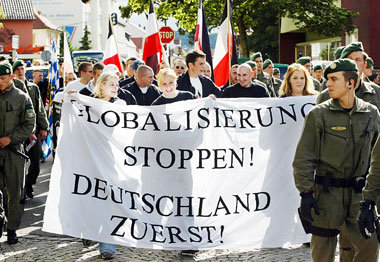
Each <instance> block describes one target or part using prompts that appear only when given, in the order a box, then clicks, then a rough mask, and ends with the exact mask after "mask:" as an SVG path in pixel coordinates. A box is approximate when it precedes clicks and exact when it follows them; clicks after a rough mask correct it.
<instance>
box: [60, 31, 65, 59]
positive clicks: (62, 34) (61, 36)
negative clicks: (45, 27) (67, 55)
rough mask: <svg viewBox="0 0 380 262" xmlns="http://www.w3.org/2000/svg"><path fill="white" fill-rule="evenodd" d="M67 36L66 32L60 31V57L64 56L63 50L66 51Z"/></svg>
mask: <svg viewBox="0 0 380 262" xmlns="http://www.w3.org/2000/svg"><path fill="white" fill-rule="evenodd" d="M64 37H65V33H64V32H61V33H59V56H60V57H63V51H64V48H63V40H64V39H63V38H64Z"/></svg>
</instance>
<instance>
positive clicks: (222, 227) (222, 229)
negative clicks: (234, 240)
mask: <svg viewBox="0 0 380 262" xmlns="http://www.w3.org/2000/svg"><path fill="white" fill-rule="evenodd" d="M223 232H224V226H220V239H223ZM220 243H223V240H220Z"/></svg>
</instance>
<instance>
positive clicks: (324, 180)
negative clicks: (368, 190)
mask: <svg viewBox="0 0 380 262" xmlns="http://www.w3.org/2000/svg"><path fill="white" fill-rule="evenodd" d="M314 182H315V184H318V185H321V186H322V188H323V189H322V190H323V192H329V188H330V187H343V188H346V187H352V188H353V189H354V191H355V192H356V193H361V192H362V189H363V187H364V185H365V177H362V176H359V177H350V178H332V174H331V173H326V174H325V175H324V176H320V175H316V176H315V180H314Z"/></svg>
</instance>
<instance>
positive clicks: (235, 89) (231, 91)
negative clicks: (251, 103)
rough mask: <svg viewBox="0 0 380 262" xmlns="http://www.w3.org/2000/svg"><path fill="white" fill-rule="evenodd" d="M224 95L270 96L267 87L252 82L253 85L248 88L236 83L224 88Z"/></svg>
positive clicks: (231, 96) (229, 96)
mask: <svg viewBox="0 0 380 262" xmlns="http://www.w3.org/2000/svg"><path fill="white" fill-rule="evenodd" d="M222 97H226V98H237V97H269V94H268V91H267V89H266V88H265V87H264V86H262V85H258V84H255V83H251V86H250V87H248V88H247V87H243V86H241V85H240V84H239V83H236V84H234V85H232V86H229V87H227V88H226V89H224V91H223V94H222Z"/></svg>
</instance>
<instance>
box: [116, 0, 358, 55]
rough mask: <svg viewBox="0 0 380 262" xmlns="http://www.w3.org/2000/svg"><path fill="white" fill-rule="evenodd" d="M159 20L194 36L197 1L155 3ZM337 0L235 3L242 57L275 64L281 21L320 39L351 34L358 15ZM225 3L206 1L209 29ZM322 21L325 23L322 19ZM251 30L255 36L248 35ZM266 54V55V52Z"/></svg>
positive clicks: (141, 4) (128, 9) (144, 2)
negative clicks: (258, 55) (254, 55)
mask: <svg viewBox="0 0 380 262" xmlns="http://www.w3.org/2000/svg"><path fill="white" fill-rule="evenodd" d="M149 1H150V0H130V1H128V5H126V6H121V7H120V11H121V14H122V16H123V17H125V18H129V17H130V16H131V15H132V13H139V14H141V13H143V12H144V11H145V12H146V11H147V10H148V9H149ZM156 2H159V3H160V5H159V6H158V7H157V8H156V13H157V17H158V18H159V19H161V20H163V21H166V20H167V19H168V18H169V17H170V16H172V17H174V18H175V19H177V20H178V27H179V28H180V29H179V31H180V32H182V33H183V32H184V31H187V32H189V33H190V35H193V34H194V32H195V26H196V23H197V10H198V0H188V1H173V0H159V1H158V0H156ZM335 2H336V0H303V1H298V0H266V1H261V0H234V1H233V22H234V28H235V31H236V32H238V35H239V43H240V47H241V52H242V55H243V56H245V57H248V56H249V50H252V51H259V50H260V51H262V52H263V55H266V56H268V57H271V58H272V59H274V60H276V59H277V58H278V57H277V56H278V52H277V50H278V21H279V18H281V17H289V18H293V19H295V20H296V21H297V22H296V25H297V27H298V28H302V29H303V30H304V31H306V32H312V33H316V34H319V35H321V36H326V37H330V36H337V35H341V34H342V32H347V33H349V34H350V33H352V32H353V31H354V29H355V26H354V24H353V18H354V17H356V16H357V15H358V13H353V12H349V11H347V10H346V9H344V8H340V7H338V6H336V5H335V4H334V3H335ZM224 4H225V0H203V7H204V10H205V16H206V19H207V25H208V26H209V29H212V28H216V27H218V26H219V25H220V18H221V15H222V10H223V7H224ZM321 18H322V19H321ZM250 27H251V28H252V29H253V30H254V33H253V34H252V35H251V36H247V35H246V30H247V29H248V28H250ZM265 50H267V51H265Z"/></svg>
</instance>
